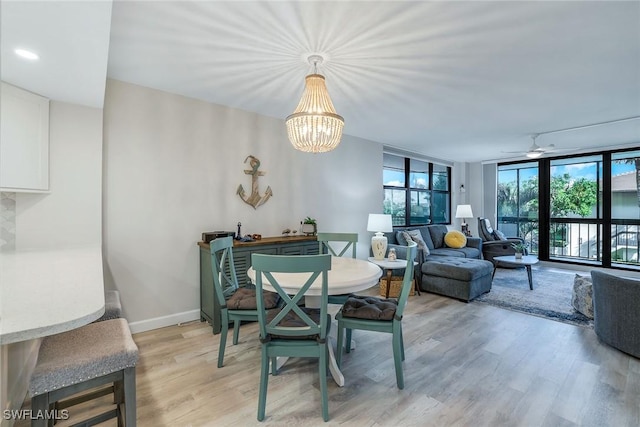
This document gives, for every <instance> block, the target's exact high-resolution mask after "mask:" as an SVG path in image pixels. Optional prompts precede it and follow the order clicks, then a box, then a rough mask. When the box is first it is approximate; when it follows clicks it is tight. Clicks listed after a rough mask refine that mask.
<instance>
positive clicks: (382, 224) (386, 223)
mask: <svg viewBox="0 0 640 427" xmlns="http://www.w3.org/2000/svg"><path fill="white" fill-rule="evenodd" d="M367 231H373V232H375V235H374V236H373V237H372V238H371V251H372V252H373V257H374V258H375V259H384V255H385V254H386V253H387V237H386V236H385V235H384V234H383V233H388V232H391V231H393V223H392V221H391V215H384V214H369V221H368V222H367Z"/></svg>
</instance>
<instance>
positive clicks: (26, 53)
mask: <svg viewBox="0 0 640 427" xmlns="http://www.w3.org/2000/svg"><path fill="white" fill-rule="evenodd" d="M14 52H15V53H16V55H18V56H19V57H21V58H24V59H29V60H31V61H35V60H37V59H40V57H39V56H38V54H37V53H34V52H31V51H30V50H26V49H16V50H15V51H14Z"/></svg>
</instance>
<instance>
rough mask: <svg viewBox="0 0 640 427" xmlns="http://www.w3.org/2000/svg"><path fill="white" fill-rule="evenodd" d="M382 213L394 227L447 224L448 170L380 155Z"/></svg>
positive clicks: (449, 198)
mask: <svg viewBox="0 0 640 427" xmlns="http://www.w3.org/2000/svg"><path fill="white" fill-rule="evenodd" d="M382 181H383V182H382V183H383V187H384V202H383V206H384V213H385V214H390V215H391V217H392V219H393V225H394V226H409V225H425V224H450V223H451V191H450V188H451V168H450V167H449V166H445V165H439V164H435V163H430V162H426V161H423V160H418V159H413V158H408V157H401V156H396V155H393V154H388V153H384V155H383V170H382Z"/></svg>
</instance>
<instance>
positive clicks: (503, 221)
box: [496, 162, 539, 254]
mask: <svg viewBox="0 0 640 427" xmlns="http://www.w3.org/2000/svg"><path fill="white" fill-rule="evenodd" d="M538 206H539V197H538V163H537V162H529V163H518V164H514V165H502V166H499V167H498V223H497V224H496V227H497V228H498V229H499V230H500V231H502V232H503V233H504V234H505V235H506V236H509V237H522V238H524V239H525V241H526V242H527V244H528V246H529V251H530V253H532V254H537V253H538Z"/></svg>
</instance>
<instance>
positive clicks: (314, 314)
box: [267, 307, 331, 340]
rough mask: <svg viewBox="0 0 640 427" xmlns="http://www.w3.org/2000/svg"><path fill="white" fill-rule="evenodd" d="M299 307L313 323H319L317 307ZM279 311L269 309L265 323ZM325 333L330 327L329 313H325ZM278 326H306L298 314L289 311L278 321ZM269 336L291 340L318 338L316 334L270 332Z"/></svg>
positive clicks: (269, 321)
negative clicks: (278, 333) (297, 334)
mask: <svg viewBox="0 0 640 427" xmlns="http://www.w3.org/2000/svg"><path fill="white" fill-rule="evenodd" d="M300 309H301V310H302V311H303V312H304V313H305V314H306V315H307V316H309V317H310V318H311V320H313V321H314V322H315V323H317V324H320V309H319V308H308V307H300ZM279 313H280V310H271V311H269V312H267V323H271V321H272V320H273V319H274V318H275V317H276V316H277V315H278V314H279ZM326 324H327V334H328V333H329V330H330V329H331V315H330V314H327V322H326ZM278 326H282V327H285V328H299V327H305V326H308V325H307V324H306V323H305V322H304V321H303V320H302V319H300V316H298V315H297V314H296V313H295V312H293V311H290V312H289V313H287V315H286V316H285V317H284V318H283V319H282V320H281V321H280V322H279V323H278ZM271 338H283V339H293V340H315V339H317V338H318V334H311V335H302V336H289V335H287V336H284V335H276V334H271Z"/></svg>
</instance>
